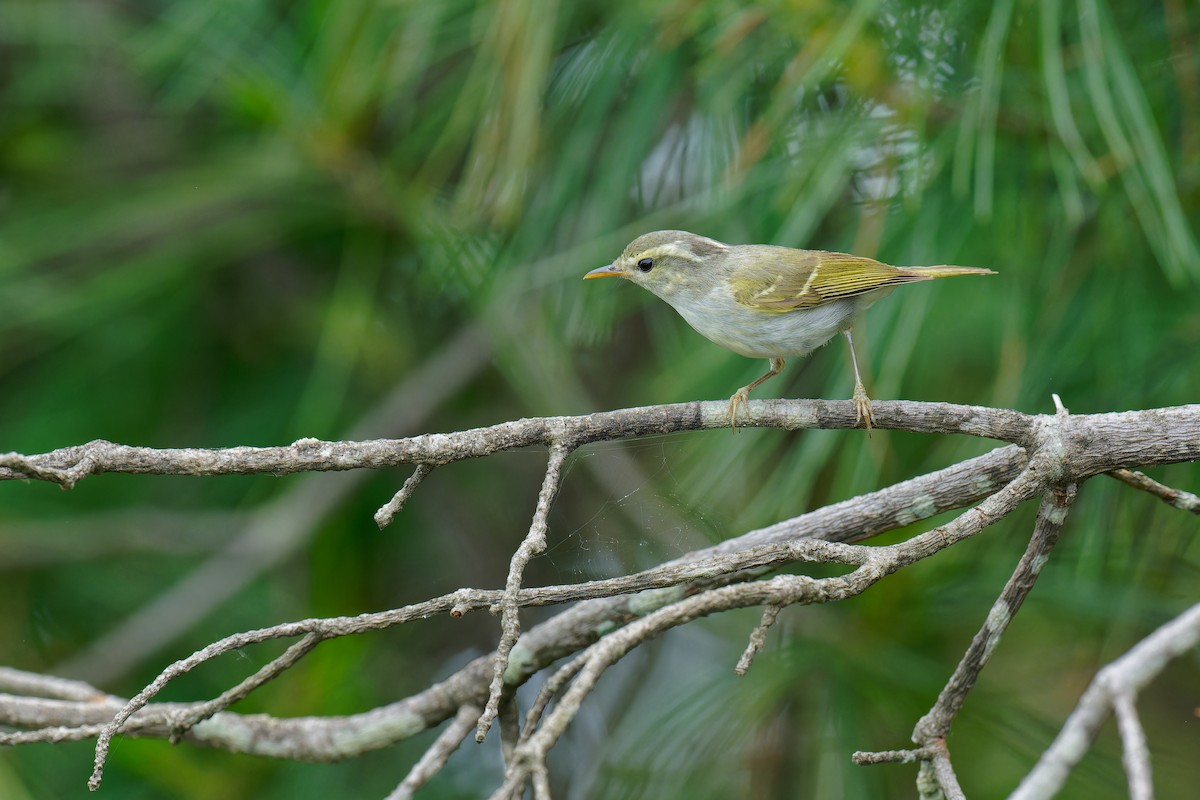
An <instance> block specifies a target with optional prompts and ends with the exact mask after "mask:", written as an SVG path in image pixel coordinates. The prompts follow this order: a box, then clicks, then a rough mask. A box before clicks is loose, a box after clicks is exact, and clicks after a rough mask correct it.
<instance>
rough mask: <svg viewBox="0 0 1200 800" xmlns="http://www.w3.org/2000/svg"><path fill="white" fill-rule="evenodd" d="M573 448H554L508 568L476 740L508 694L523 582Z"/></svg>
mask: <svg viewBox="0 0 1200 800" xmlns="http://www.w3.org/2000/svg"><path fill="white" fill-rule="evenodd" d="M572 450H573V448H572V447H571V446H569V445H566V444H563V443H561V442H555V443H554V444H552V445H551V446H550V457H549V459H548V460H547V463H546V474H545V477H543V478H542V488H541V491H539V492H538V499H537V507H536V508H535V509H534V512H533V521H532V522H531V523H530V525H529V532H528V533H527V534H525V539H524V540H523V541H522V542H521V545H520V546H519V547H518V548H517V551H516V552H515V553H513V557H512V561H511V562H510V563H509V567H508V580H507V581H505V586H504V594H503V596H502V597H501V598H500V627H501V632H500V643H499V644H498V645H497V647H496V656H495V663H494V665H493V667H492V684H491V688H490V690H489V693H488V701H487V705H485V706H484V709H483V714H482V715H481V716H480V717H479V728H478V729H477V730H476V732H475V740H476V741H479V742H482V741H483V740H484V737H486V736H487V732H488V729H489V728H490V727H491V725H492V720H494V719H495V718H496V714H497V713H498V711H499V709H500V696H501V694H502V693H503V691H504V673H505V671H506V670H507V669H508V657H509V654H510V653H511V652H512V649H513V646H514V645H515V644H516V643H517V639H518V637H520V635H521V619H520V616H519V609H520V603H519V602H518V596H519V593H520V591H521V580H522V578H523V577H524V575H525V567H526V566H527V565H528V564H529V562H530V560H532V559H533V557H534V556H536V555H538V554H540V553H542V552H543V551H545V549H546V529H547V527H548V523H547V518H548V517H549V516H550V506H551V505H552V504H553V503H554V497H555V495H557V494H558V487H559V486H560V485H561V484H562V468H563V464H565V463H566V461H567V456H569V455H570V454H571V451H572Z"/></svg>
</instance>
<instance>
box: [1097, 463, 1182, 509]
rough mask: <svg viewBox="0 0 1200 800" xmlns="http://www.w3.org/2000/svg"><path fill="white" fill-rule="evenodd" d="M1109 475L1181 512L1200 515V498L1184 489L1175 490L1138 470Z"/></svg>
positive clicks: (1123, 470)
mask: <svg viewBox="0 0 1200 800" xmlns="http://www.w3.org/2000/svg"><path fill="white" fill-rule="evenodd" d="M1107 474H1108V475H1110V476H1112V477H1114V478H1116V479H1117V480H1119V481H1120V482H1121V483H1124V484H1126V485H1127V486H1132V487H1133V488H1135V489H1141V490H1142V491H1143V492H1149V493H1150V494H1152V495H1154V496H1155V497H1157V498H1158V499H1159V500H1162V501H1163V502H1164V503H1166V504H1167V505H1169V506H1172V507H1174V508H1178V509H1179V510H1180V511H1190V512H1192V513H1193V514H1200V497H1197V496H1196V495H1194V494H1192V493H1191V492H1185V491H1183V490H1182V489H1173V488H1171V487H1170V486H1167V485H1166V484H1162V483H1159V482H1158V481H1156V480H1154V479H1153V478H1151V477H1150V476H1148V475H1144V474H1142V473H1141V472H1138V471H1137V470H1132V469H1114V470H1113V471H1112V472H1109V473H1107Z"/></svg>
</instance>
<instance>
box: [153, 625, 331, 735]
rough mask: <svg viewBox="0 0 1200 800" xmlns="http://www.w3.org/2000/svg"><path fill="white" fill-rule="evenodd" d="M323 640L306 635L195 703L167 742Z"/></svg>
mask: <svg viewBox="0 0 1200 800" xmlns="http://www.w3.org/2000/svg"><path fill="white" fill-rule="evenodd" d="M324 639H325V637H323V636H321V635H320V634H319V633H310V634H308V635H306V636H305V637H304V638H303V639H301V640H300V641H298V642H296V643H295V644H293V645H292V646H291V647H289V648H288V649H287V650H285V651H284V652H283V653H282V654H281V655H279V656H278V657H277V658H273V659H271V661H269V662H267V663H266V664H264V665H263V666H262V667H261V668H260V669H259V670H258V671H257V672H255V673H254V674H253V675H251V676H250V677H248V678H246V679H245V680H243V681H242V682H241V683H239V684H238V685H237V686H234V687H233V688H232V689H227V690H226V691H224V692H222V693H221V694H220V696H218V697H216V698H214V699H212V700H209V701H208V702H207V703H199V704H198V705H196V706H195V708H194V710H191V711H189V712H188V713H187V714H186V715H183V716H181V718H180V719H179V722H178V724H177V725H176V728H175V731H174V732H173V733H172V734H171V744H178V743H179V740H180V738H181V737H182V736H183V735H184V734H185V733H187V732H188V731H190V730H191V729H192V728H193V727H195V726H196V725H197V724H198V723H200V722H203V721H204V720H206V719H208V718H209V717H211V716H212V715H213V714H216V713H217V712H218V711H224V710H225V709H227V708H229V707H230V706H232V705H233V704H234V703H236V702H238V701H239V700H242V699H243V698H245V697H246V696H247V695H249V694H250V693H251V692H253V691H254V690H255V689H257V688H258V687H260V686H262V685H263V684H265V683H267V682H268V681H271V680H274V679H275V678H277V677H279V676H280V675H282V674H283V673H284V672H285V671H287V670H289V669H291V668H292V667H293V666H295V665H296V663H297V662H298V661H300V659H302V658H304V656H306V655H308V653H309V652H311V651H312V649H313V648H314V647H316V646H317V645H318V644H320V643H321V642H322V641H324Z"/></svg>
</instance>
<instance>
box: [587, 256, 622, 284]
mask: <svg viewBox="0 0 1200 800" xmlns="http://www.w3.org/2000/svg"><path fill="white" fill-rule="evenodd" d="M624 274H625V273H624V272H622V271H621V268H620V267H618V266H617V264H616V262H615V261H614V262H613V263H612V264H606V265H605V266H603V267H600V268H599V269H594V270H592V271H591V272H589V273H587V274H586V275H584V276H583V279H584V280H585V281H586V280H587V279H588V278H621V277H624Z"/></svg>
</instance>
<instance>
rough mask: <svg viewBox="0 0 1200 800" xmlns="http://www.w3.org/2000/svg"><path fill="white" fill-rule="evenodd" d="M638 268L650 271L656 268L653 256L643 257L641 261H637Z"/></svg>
mask: <svg viewBox="0 0 1200 800" xmlns="http://www.w3.org/2000/svg"><path fill="white" fill-rule="evenodd" d="M637 268H638V269H640V270H641V271H642V272H649V271H650V270H652V269H654V259H653V258H643V259H642V260H641V261H639V262H638V263H637Z"/></svg>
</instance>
